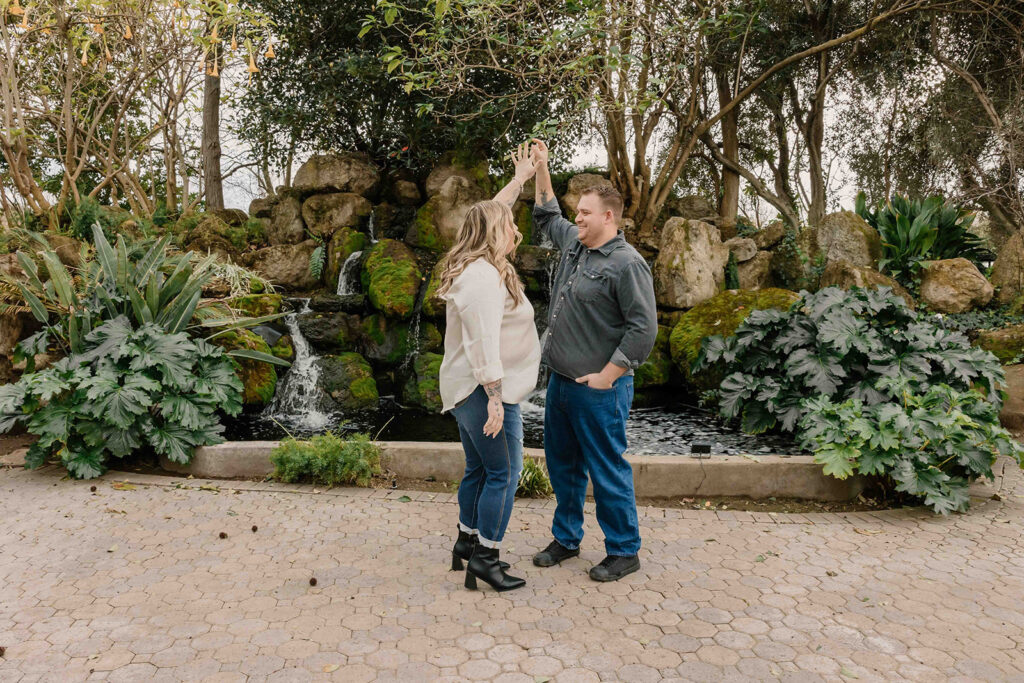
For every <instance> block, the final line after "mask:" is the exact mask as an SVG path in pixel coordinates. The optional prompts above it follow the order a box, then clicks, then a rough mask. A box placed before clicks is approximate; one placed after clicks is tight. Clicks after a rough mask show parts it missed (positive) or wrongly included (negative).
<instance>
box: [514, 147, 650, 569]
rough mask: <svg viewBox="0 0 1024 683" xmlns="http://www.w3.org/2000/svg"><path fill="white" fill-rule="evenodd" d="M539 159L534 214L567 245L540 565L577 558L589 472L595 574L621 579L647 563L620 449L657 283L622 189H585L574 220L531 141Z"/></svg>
mask: <svg viewBox="0 0 1024 683" xmlns="http://www.w3.org/2000/svg"><path fill="white" fill-rule="evenodd" d="M532 155H533V159H534V165H535V166H536V167H537V174H536V183H537V192H536V203H535V205H534V209H533V217H534V220H535V221H536V223H537V225H538V226H539V227H540V229H541V230H543V231H546V232H547V233H548V235H549V236H550V238H551V241H552V242H553V243H554V244H555V246H556V247H557V248H559V249H561V250H562V256H561V260H560V262H559V265H558V271H557V273H556V274H555V280H554V284H553V286H552V288H551V303H550V310H549V313H548V315H549V318H548V329H547V331H546V332H545V333H544V339H543V340H542V342H541V347H542V360H541V362H542V363H543V364H544V365H546V366H547V367H548V368H550V370H551V371H552V372H551V379H550V381H549V384H548V390H547V400H546V402H545V409H544V452H545V455H546V459H547V465H548V472H549V474H550V475H551V486H552V488H554V490H555V497H556V499H557V507H556V508H555V517H554V521H553V523H552V525H551V531H552V535H553V536H554V540H553V541H552V542H551V543H550V544H549V545H548V547H547V548H545V549H544V550H542V551H541V552H539V553H537V554H536V555H534V558H533V563H534V564H535V565H537V566H539V567H550V566H553V565H556V564H558V563H560V562H561V561H562V560H565V559H567V558H570V557H576V556H578V555H579V554H580V550H579V548H580V542H581V541H582V540H583V503H584V501H585V500H586V493H587V475H588V474H589V476H590V481H591V482H592V483H593V485H594V500H595V501H596V503H597V521H598V523H599V524H600V525H601V530H602V531H603V532H604V535H605V551H606V552H607V554H608V556H607V557H606V558H605V559H604V560H603V561H602V562H601V563H600V564H598V565H597V566H595V567H593V568H591V570H590V578H592V579H594V580H595V581H615V580H617V579H620V578H622V577H623V576H626V575H627V574H630V573H632V572H635V571H636V570H637V569H639V568H640V560H639V559H638V557H637V552H638V551H639V550H640V529H639V526H638V524H637V516H636V498H635V497H634V493H633V470H632V468H631V467H630V465H629V463H628V462H626V459H625V458H624V457H623V453H624V452H625V450H626V418H627V417H628V416H629V408H630V406H631V405H632V402H633V371H634V370H635V369H636V368H638V367H639V366H640V364H641V363H643V362H644V361H645V360H646V359H647V356H648V354H650V352H651V349H652V348H654V339H655V337H656V336H657V333H658V320H657V310H656V308H655V303H654V283H653V279H652V277H651V270H650V268H649V267H648V266H647V263H646V262H645V261H644V260H643V258H642V257H641V256H640V254H638V253H637V251H636V250H635V249H634V248H633V247H632V246H630V244H629V243H628V242H626V240H625V238H624V237H623V234H622V231H621V230H619V222H620V221H621V220H622V197H621V196H620V195H619V193H618V192H617V191H615V190H614V189H613V188H611V187H594V188H591V189H589V190H586V191H584V192H583V194H582V196H581V197H580V200H579V204H578V205H577V206H576V224H575V225H573V224H572V223H570V222H569V221H567V220H566V219H565V218H563V217H562V214H561V210H560V209H559V207H558V201H557V200H556V199H555V193H554V190H553V189H552V186H551V175H550V173H549V172H548V149H547V146H546V145H545V144H544V143H543V142H541V141H539V140H534V147H533V149H532Z"/></svg>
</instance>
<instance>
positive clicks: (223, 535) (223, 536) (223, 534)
mask: <svg viewBox="0 0 1024 683" xmlns="http://www.w3.org/2000/svg"><path fill="white" fill-rule="evenodd" d="M220 537H221V538H227V537H228V535H227V534H226V533H224V532H223V531H222V532H220Z"/></svg>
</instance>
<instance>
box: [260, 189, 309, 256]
mask: <svg viewBox="0 0 1024 683" xmlns="http://www.w3.org/2000/svg"><path fill="white" fill-rule="evenodd" d="M304 239H306V223H305V221H303V220H302V202H300V201H299V200H298V199H296V198H295V197H282V198H281V200H280V201H278V202H277V203H276V204H274V207H273V208H272V209H271V211H270V225H269V226H268V227H267V241H268V242H270V244H272V245H273V244H298V243H299V242H301V241H302V240H304Z"/></svg>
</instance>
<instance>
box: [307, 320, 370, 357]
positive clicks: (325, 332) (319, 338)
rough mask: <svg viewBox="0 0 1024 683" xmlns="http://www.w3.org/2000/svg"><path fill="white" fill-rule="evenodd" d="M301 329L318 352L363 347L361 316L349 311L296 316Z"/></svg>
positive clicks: (351, 349) (332, 351)
mask: <svg viewBox="0 0 1024 683" xmlns="http://www.w3.org/2000/svg"><path fill="white" fill-rule="evenodd" d="M296 322H297V323H298V326H299V331H301V332H302V336H303V337H305V338H306V341H308V342H309V345H310V346H312V347H313V349H314V350H315V351H317V352H318V353H339V352H342V351H356V350H359V349H360V348H362V340H363V334H362V330H361V327H360V320H359V316H357V315H350V314H348V313H341V312H337V313H318V312H311V313H302V314H300V315H298V316H297V317H296Z"/></svg>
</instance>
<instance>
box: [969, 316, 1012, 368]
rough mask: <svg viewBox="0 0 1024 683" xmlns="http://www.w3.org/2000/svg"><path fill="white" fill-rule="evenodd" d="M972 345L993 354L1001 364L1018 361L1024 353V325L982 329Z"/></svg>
mask: <svg viewBox="0 0 1024 683" xmlns="http://www.w3.org/2000/svg"><path fill="white" fill-rule="evenodd" d="M974 345H975V346H977V347H980V348H982V349H985V350H986V351H989V352H990V353H992V354H994V355H995V357H996V358H998V359H999V362H1000V363H1002V364H1003V365H1007V364H1010V363H1019V362H1020V361H1021V356H1022V355H1024V325H1011V326H1010V327H1004V328H1001V329H998V330H982V331H981V332H979V333H978V337H977V338H976V339H975V340H974Z"/></svg>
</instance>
